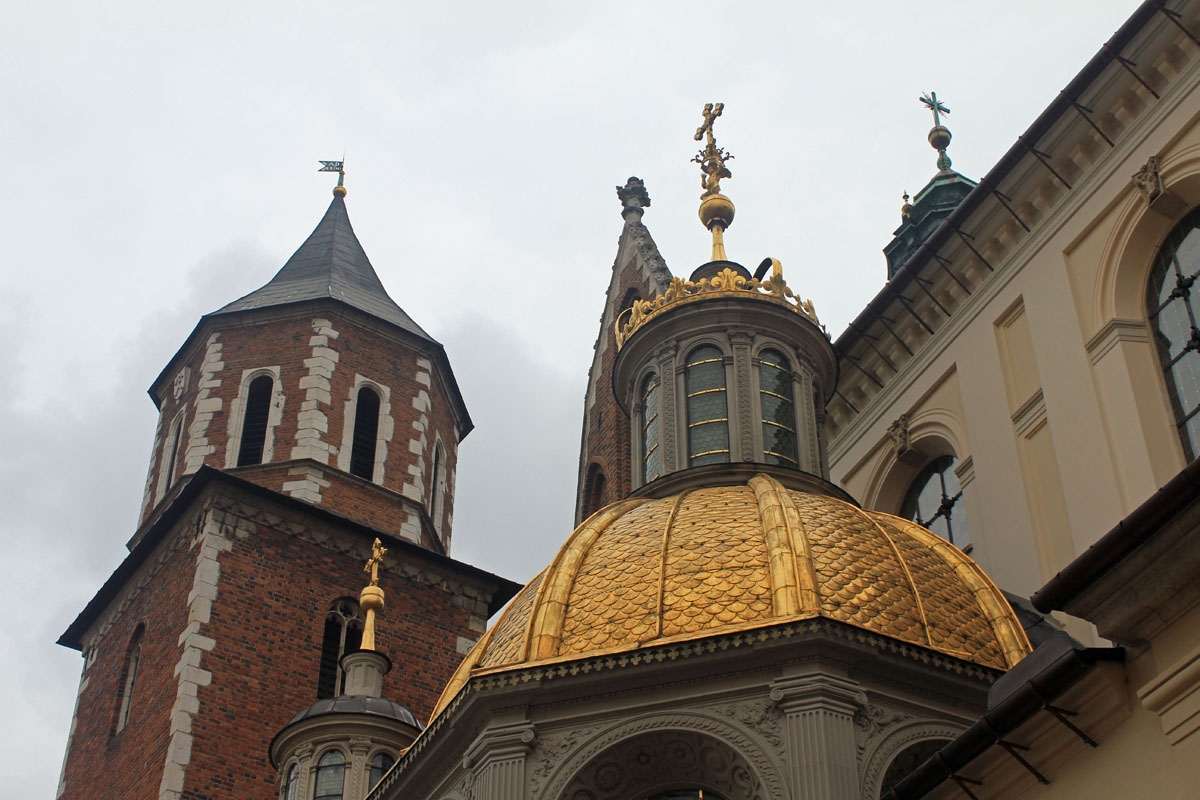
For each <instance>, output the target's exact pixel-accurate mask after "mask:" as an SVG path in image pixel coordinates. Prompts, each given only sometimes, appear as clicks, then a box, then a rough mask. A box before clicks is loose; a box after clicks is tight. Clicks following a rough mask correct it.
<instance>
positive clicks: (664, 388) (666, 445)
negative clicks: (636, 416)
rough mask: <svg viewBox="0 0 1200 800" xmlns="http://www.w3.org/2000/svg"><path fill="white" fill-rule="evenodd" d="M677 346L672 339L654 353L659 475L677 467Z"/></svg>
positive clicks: (672, 470)
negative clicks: (657, 391)
mask: <svg viewBox="0 0 1200 800" xmlns="http://www.w3.org/2000/svg"><path fill="white" fill-rule="evenodd" d="M678 350H679V346H678V344H677V343H676V342H675V340H674V339H671V340H669V341H667V342H666V343H665V344H663V346H662V347H660V348H659V349H658V350H657V351H656V352H655V353H654V359H655V363H656V364H657V365H658V375H659V380H658V385H659V391H660V392H662V397H661V399H660V400H659V403H658V415H659V420H658V431H659V440H660V444H659V449H661V450H662V456H661V459H662V461H661V463H660V464H659V467H658V471H659V474H660V475H667V474H668V473H671V472H674V471H675V470H677V469H679V468H680V467H679V453H678V451H677V450H676V446H675V441H676V440H675V426H676V425H678V420H679V414H678V412H677V410H676V408H675V382H676V380H677V376H676V375H675V368H676V364H675V358H676V354H677V353H678Z"/></svg>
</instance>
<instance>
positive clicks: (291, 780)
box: [279, 764, 300, 800]
mask: <svg viewBox="0 0 1200 800" xmlns="http://www.w3.org/2000/svg"><path fill="white" fill-rule="evenodd" d="M299 782H300V767H299V766H297V765H296V764H292V766H290V767H288V771H287V777H286V778H285V779H284V781H283V785H282V786H281V787H279V800H297V798H296V785H297V784H298V783H299Z"/></svg>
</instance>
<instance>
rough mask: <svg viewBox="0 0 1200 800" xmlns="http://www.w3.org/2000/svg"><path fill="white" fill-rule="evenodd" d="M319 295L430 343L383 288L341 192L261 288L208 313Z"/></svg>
mask: <svg viewBox="0 0 1200 800" xmlns="http://www.w3.org/2000/svg"><path fill="white" fill-rule="evenodd" d="M341 188H342V187H340V186H339V187H338V189H341ZM322 298H331V299H333V300H340V301H341V302H343V303H345V304H347V305H349V306H353V307H354V308H357V309H358V310H360V311H364V312H366V313H368V314H370V315H372V316H374V317H377V318H378V319H381V320H383V321H385V322H390V323H391V324H393V325H395V326H397V327H399V328H402V329H404V330H406V331H408V332H409V333H411V334H413V335H415V336H419V337H421V338H422V339H425V340H427V341H430V342H433V341H434V339H433V337H431V336H430V335H429V334H428V333H426V332H425V331H424V330H422V329H421V326H420V325H418V324H417V323H416V322H414V321H413V319H412V317H410V316H409V315H408V314H406V313H404V309H402V308H400V306H398V305H396V303H395V301H394V300H392V298H391V297H389V296H388V293H387V290H386V289H384V288H383V284H382V283H381V282H380V281H379V276H378V275H376V274H375V268H374V267H372V266H371V261H370V259H368V258H367V254H366V252H365V251H364V250H363V247H362V245H361V244H359V241H358V237H357V236H355V235H354V228H352V227H351V226H350V217H349V215H348V214H347V213H346V200H345V191H344V190H343V191H341V192H338V191H337V190H335V191H334V196H333V202H332V203H330V204H329V210H328V211H326V212H325V216H324V217H322V218H321V221H320V222H319V223H318V224H317V227H316V229H315V230H314V231H313V232H312V234H311V235H310V236H309V237H308V239H306V240H305V242H304V244H302V245H300V249H299V250H297V251H296V252H295V253H293V254H292V257H291V258H289V259H288V261H287V263H286V264H284V265H283V269H281V270H279V272H278V273H276V275H275V277H274V278H272V279H271V280H270V282H269V283H267V285H266V286H263V287H262V288H261V289H256V290H255V291H253V292H251V293H250V294H248V295H246V296H245V297H243V298H241V299H239V300H234V301H233V302H232V303H230V304H229V305H227V306H224V307H223V308H220V309H218V310H216V311H214V312H213V313H212V314H210V315H209V316H215V315H217V314H232V313H235V312H238V311H250V310H252V309H258V308H270V307H272V306H282V305H289V304H291V303H301V302H304V301H306V300H318V299H322Z"/></svg>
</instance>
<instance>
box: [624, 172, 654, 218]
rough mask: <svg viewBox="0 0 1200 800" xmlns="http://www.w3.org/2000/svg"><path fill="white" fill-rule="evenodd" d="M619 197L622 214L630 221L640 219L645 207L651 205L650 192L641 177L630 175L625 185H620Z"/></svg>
mask: <svg viewBox="0 0 1200 800" xmlns="http://www.w3.org/2000/svg"><path fill="white" fill-rule="evenodd" d="M617 197H618V198H620V200H621V216H622V217H624V218H625V219H626V220H628V221H630V222H637V221H638V220H640V219H641V218H642V214H643V213H644V209H647V208H649V207H650V193H649V192H647V191H646V184H645V183H644V182H643V181H642V179H641V178H635V177H630V179H629V180H627V181H625V185H624V186H618V187H617Z"/></svg>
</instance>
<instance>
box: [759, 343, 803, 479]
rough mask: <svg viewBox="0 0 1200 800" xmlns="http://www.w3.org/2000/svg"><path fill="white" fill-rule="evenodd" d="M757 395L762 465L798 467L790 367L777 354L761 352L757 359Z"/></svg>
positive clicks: (789, 364) (779, 353) (773, 351)
mask: <svg viewBox="0 0 1200 800" xmlns="http://www.w3.org/2000/svg"><path fill="white" fill-rule="evenodd" d="M758 395H759V400H760V401H761V402H760V407H761V409H762V437H763V461H765V462H767V463H768V464H782V465H783V466H785V467H796V466H799V461H797V459H796V404H795V402H794V401H793V399H792V397H793V395H792V365H791V363H790V362H789V361H788V360H787V357H786V356H785V355H784V354H783V353H781V352H779V351H778V350H763V351H762V352H761V353H759V355H758Z"/></svg>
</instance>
